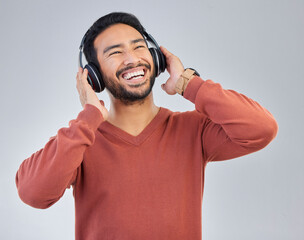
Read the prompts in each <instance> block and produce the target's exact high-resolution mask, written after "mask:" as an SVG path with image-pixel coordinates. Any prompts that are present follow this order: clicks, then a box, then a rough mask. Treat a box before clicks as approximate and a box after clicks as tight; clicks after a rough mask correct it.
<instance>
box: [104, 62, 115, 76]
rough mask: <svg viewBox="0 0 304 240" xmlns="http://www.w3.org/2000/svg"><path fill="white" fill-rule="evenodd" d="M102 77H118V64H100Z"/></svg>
mask: <svg viewBox="0 0 304 240" xmlns="http://www.w3.org/2000/svg"><path fill="white" fill-rule="evenodd" d="M100 68H101V71H102V75H103V76H106V77H113V76H115V77H116V72H117V69H118V64H117V63H116V62H115V61H106V62H103V63H101V64H100Z"/></svg>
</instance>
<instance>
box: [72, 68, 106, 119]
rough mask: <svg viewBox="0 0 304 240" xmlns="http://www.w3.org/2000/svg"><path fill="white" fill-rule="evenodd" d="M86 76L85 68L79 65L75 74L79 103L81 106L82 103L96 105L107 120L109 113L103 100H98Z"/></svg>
mask: <svg viewBox="0 0 304 240" xmlns="http://www.w3.org/2000/svg"><path fill="white" fill-rule="evenodd" d="M87 77H88V70H87V69H85V70H83V69H82V68H81V67H79V70H78V73H77V76H76V80H77V84H76V87H77V90H78V93H79V99H80V102H81V105H82V107H84V105H86V104H91V105H93V106H95V107H97V108H98V109H99V110H100V112H101V114H102V116H103V118H104V120H107V118H108V115H109V113H108V110H107V109H106V108H105V107H104V104H103V101H100V100H99V99H98V97H97V95H96V93H95V92H94V90H93V89H92V87H91V85H90V84H89V83H88V80H87Z"/></svg>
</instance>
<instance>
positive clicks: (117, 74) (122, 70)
mask: <svg viewBox="0 0 304 240" xmlns="http://www.w3.org/2000/svg"><path fill="white" fill-rule="evenodd" d="M136 67H146V68H147V69H148V70H151V65H150V64H144V63H139V64H137V65H129V66H127V67H125V68H122V69H120V70H118V71H117V73H116V77H117V78H119V75H120V74H122V73H123V72H124V71H127V70H129V69H132V68H136Z"/></svg>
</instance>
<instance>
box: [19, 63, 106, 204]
mask: <svg viewBox="0 0 304 240" xmlns="http://www.w3.org/2000/svg"><path fill="white" fill-rule="evenodd" d="M76 78H77V89H78V92H79V97H80V101H81V104H82V106H83V107H84V110H83V111H81V112H80V113H79V115H78V117H77V118H76V120H72V121H71V122H70V124H69V125H70V126H69V127H68V128H62V129H60V130H59V131H58V133H57V135H56V136H55V137H53V138H51V139H50V140H49V142H48V143H47V144H46V145H45V147H44V148H43V149H41V150H40V151H38V152H36V153H34V154H33V155H32V156H31V157H30V158H28V159H26V160H24V161H23V163H22V164H21V166H20V168H19V170H18V172H17V174H16V185H17V189H18V193H19V196H20V198H21V199H22V200H23V201H24V202H25V203H27V204H29V205H31V206H33V207H36V208H47V207H49V206H51V205H52V204H54V203H55V202H56V201H58V200H59V198H60V197H61V196H62V195H63V193H64V191H65V189H66V188H67V187H69V186H70V185H71V184H73V182H74V181H75V179H76V175H77V168H78V167H79V166H80V165H81V163H82V160H83V155H84V152H85V151H86V149H87V148H88V147H89V146H90V145H92V144H93V143H94V140H95V131H96V129H97V128H98V126H99V125H100V124H101V122H102V121H103V120H106V118H107V116H108V114H107V110H106V109H105V107H104V106H103V104H102V101H101V102H100V101H99V100H98V98H97V96H96V94H95V93H94V91H93V90H92V88H91V86H90V85H89V84H88V82H87V70H85V71H82V69H79V72H78V73H77V77H76Z"/></svg>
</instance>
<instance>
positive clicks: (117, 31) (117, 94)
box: [94, 24, 155, 104]
mask: <svg viewBox="0 0 304 240" xmlns="http://www.w3.org/2000/svg"><path fill="white" fill-rule="evenodd" d="M94 47H95V49H96V51H97V59H98V62H99V64H100V68H101V72H102V77H103V80H104V82H105V86H106V88H107V89H108V90H109V91H110V93H111V94H112V95H113V97H114V98H116V99H119V100H121V101H122V102H123V103H125V104H132V103H134V102H137V101H142V100H143V99H145V98H146V97H147V96H148V95H149V94H150V92H151V90H152V87H153V84H154V80H155V74H154V66H153V59H152V56H151V54H150V51H149V49H148V47H147V45H146V43H145V41H144V39H143V37H142V35H141V34H140V33H139V32H138V31H137V30H136V29H135V28H133V27H131V26H129V25H126V24H115V25H113V26H110V27H108V28H107V29H106V30H104V31H103V32H102V33H100V34H99V35H98V36H97V38H96V39H95V41H94Z"/></svg>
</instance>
